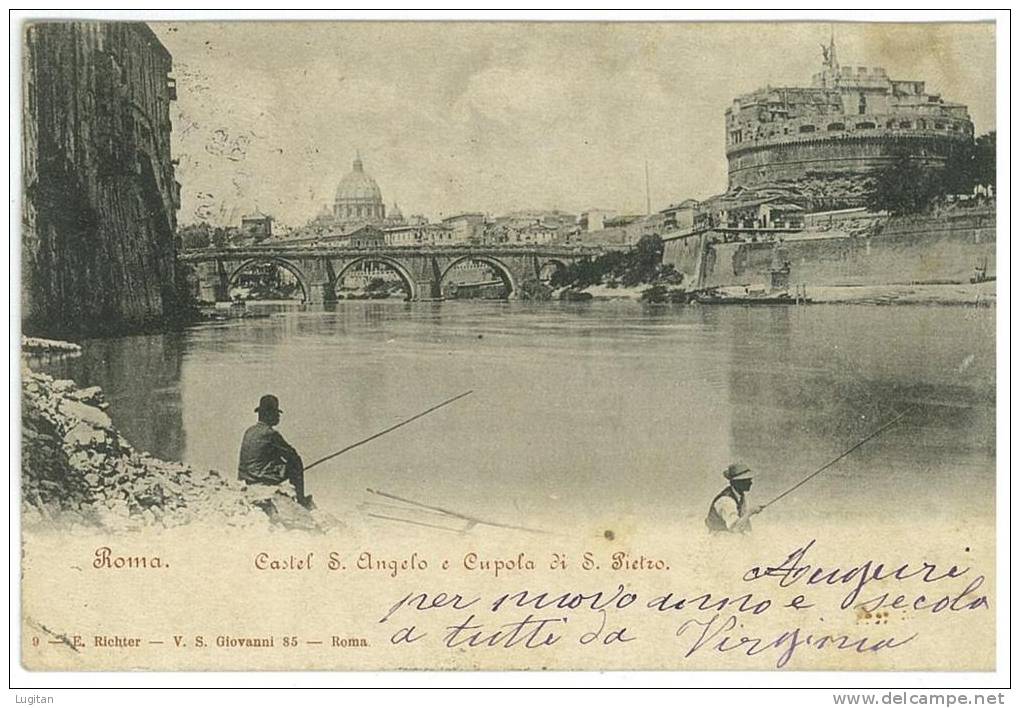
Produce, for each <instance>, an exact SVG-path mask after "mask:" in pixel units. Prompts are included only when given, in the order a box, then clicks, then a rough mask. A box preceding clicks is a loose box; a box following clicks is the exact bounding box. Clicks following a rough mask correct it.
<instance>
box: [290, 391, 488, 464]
mask: <svg viewBox="0 0 1020 708" xmlns="http://www.w3.org/2000/svg"><path fill="white" fill-rule="evenodd" d="M472 393H474V391H465V392H464V393H462V394H460V395H459V396H454V397H453V398H448V399H447V400H445V401H443V402H442V403H437V404H436V405H434V406H432V407H431V408H429V409H428V410H424V411H422V412H421V413H418V414H417V415H413V416H411V417H410V418H408V419H407V420H402V421H400V422H399V423H397V424H396V425H391V426H390V427H388V428H386V430H383V431H380V432H378V433H376V434H375V435H370V436H369V437H367V438H365V439H364V440H359V441H358V442H356V443H354V444H352V445H348V446H347V447H345V448H343V449H341V450H337V451H336V452H333V453H330V454H329V455H326V456H325V457H323V458H321V459H318V460H316V461H315V462H313V463H312V464H310V465H308V466H306V467H305V472H307V471H308V470H310V469H312V468H313V467H315V466H316V465H320V464H322V463H323V462H326V461H327V460H332V459H333V458H334V457H337V456H338V455H342V454H344V453H345V452H347V451H349V450H353V449H354V448H356V447H358V446H360V445H364V444H365V443H367V442H371V441H372V440H375V439H376V438H378V437H382V436H383V435H385V434H386V433H390V432H393V431H394V430H396V429H397V428H400V427H403V426H405V425H407V424H408V423H412V422H414V421H416V420H418V419H419V418H421V417H423V416H426V415H428V414H429V413H432V412H433V411H437V410H439V409H440V408H442V407H443V406H448V405H450V404H451V403H453V402H454V401H457V400H460V399H461V398H464V396H470V395H471V394H472Z"/></svg>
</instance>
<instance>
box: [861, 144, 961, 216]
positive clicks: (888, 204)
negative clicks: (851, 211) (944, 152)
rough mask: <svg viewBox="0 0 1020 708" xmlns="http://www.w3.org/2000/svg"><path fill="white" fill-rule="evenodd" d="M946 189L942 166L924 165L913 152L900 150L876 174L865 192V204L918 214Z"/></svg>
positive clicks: (892, 210)
mask: <svg viewBox="0 0 1020 708" xmlns="http://www.w3.org/2000/svg"><path fill="white" fill-rule="evenodd" d="M944 193H945V192H944V184H943V175H942V173H941V171H940V170H935V169H932V168H930V167H924V166H922V165H920V164H918V163H917V162H916V161H915V160H913V159H911V157H910V155H909V153H907V152H900V153H898V154H897V155H896V157H895V158H894V159H893V161H892V162H891V163H890V164H889V165H887V166H886V167H885V168H883V169H881V170H879V171H878V172H877V173H876V174H875V176H874V177H873V179H872V181H871V184H870V185H869V187H868V190H867V192H866V193H865V205H866V206H867V208H868V210H869V211H887V212H889V213H890V214H894V215H902V214H918V213H920V212H923V211H926V210H927V209H928V208H929V207H930V206H931V204H932V202H934V201H935V200H936V199H937V198H938V197H940V196H942V195H943V194H944Z"/></svg>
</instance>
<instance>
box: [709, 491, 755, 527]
mask: <svg viewBox="0 0 1020 708" xmlns="http://www.w3.org/2000/svg"><path fill="white" fill-rule="evenodd" d="M712 508H713V509H715V513H716V514H718V515H719V518H720V519H722V520H723V521H724V522H725V523H726V530H727V531H734V530H739V531H741V532H743V533H747V532H748V531H750V530H751V526H750V523H749V522H745V523H744V524H743V526H744V528H741V529H735V528H734V527H735V526H736V525H737V523H738V522H739V521H740V511H739V509H738V508H737V502H736V500H734V499H733V498H732V497H730V496H729V495H723V496H721V497H719V498H718V499H716V500H715V504H713V505H712Z"/></svg>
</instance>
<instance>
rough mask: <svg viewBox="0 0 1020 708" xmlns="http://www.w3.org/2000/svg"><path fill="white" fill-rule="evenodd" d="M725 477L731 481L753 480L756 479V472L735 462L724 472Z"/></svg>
mask: <svg viewBox="0 0 1020 708" xmlns="http://www.w3.org/2000/svg"><path fill="white" fill-rule="evenodd" d="M723 477H725V478H726V479H729V480H733V479H751V478H753V477H754V472H752V471H751V468H750V467H748V466H747V465H742V464H740V463H739V462H734V463H733V464H732V465H730V466H729V467H727V468H726V469H725V470H723Z"/></svg>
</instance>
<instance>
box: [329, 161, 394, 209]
mask: <svg viewBox="0 0 1020 708" xmlns="http://www.w3.org/2000/svg"><path fill="white" fill-rule="evenodd" d="M333 218H334V219H335V220H336V221H338V222H353V221H364V222H376V221H382V220H383V219H385V218H386V206H385V204H383V198H382V191H381V190H380V189H379V185H378V184H376V181H375V180H374V179H372V177H371V175H369V174H368V173H367V172H365V166H364V164H363V163H362V161H361V156H360V155H359V156H358V157H357V158H355V160H354V165H353V167H352V169H351V171H350V172H348V173H347V174H346V175H344V178H343V179H341V180H340V183H339V184H337V187H336V195H335V197H334V198H333Z"/></svg>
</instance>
